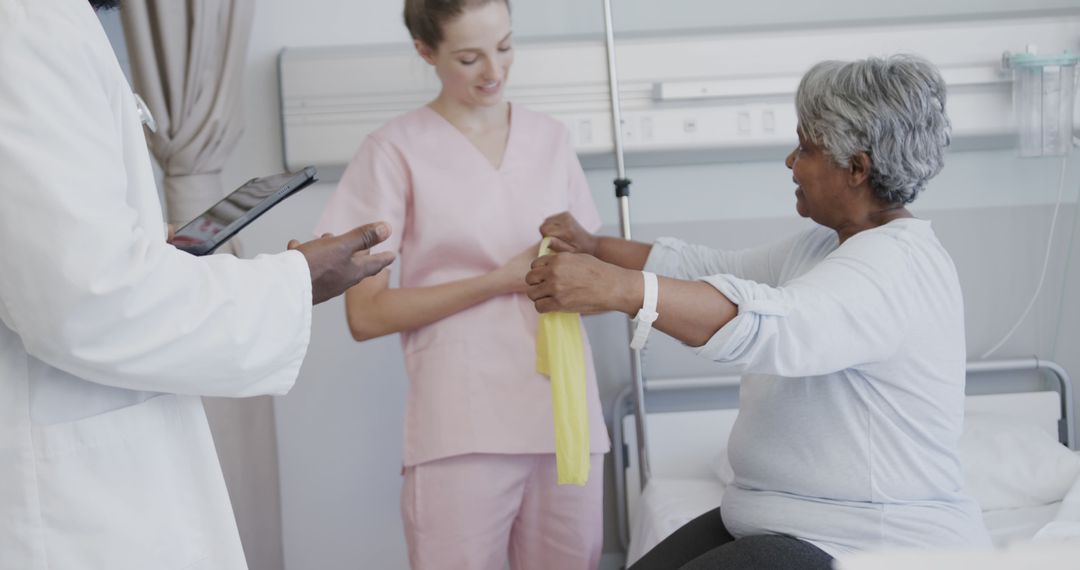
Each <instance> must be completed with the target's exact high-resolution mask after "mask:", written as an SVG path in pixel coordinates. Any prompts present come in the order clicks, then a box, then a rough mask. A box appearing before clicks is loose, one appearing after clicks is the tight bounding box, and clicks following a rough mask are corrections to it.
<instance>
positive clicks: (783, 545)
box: [629, 508, 832, 570]
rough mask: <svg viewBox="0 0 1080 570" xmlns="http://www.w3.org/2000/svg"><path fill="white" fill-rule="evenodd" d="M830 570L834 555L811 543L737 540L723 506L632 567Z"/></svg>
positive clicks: (654, 569)
mask: <svg viewBox="0 0 1080 570" xmlns="http://www.w3.org/2000/svg"><path fill="white" fill-rule="evenodd" d="M819 568H820V569H821V570H829V569H830V568H832V556H829V555H828V554H825V552H824V551H823V550H821V549H820V548H818V547H816V546H814V545H813V544H810V543H809V542H806V541H803V540H799V539H797V538H792V537H790V536H780V535H776V534H763V535H759V536H747V537H743V538H739V539H736V538H735V537H733V536H731V533H729V532H728V530H727V527H725V526H724V520H723V519H722V518H720V509H719V508H716V509H715V510H712V511H709V512H707V513H705V514H703V515H701V516H700V517H698V518H696V519H694V520H692V521H690V522H688V523H686V524H685V525H683V526H682V527H681V528H680V529H679V530H677V531H675V532H674V533H673V534H672V535H671V536H669V537H667V538H665V539H664V540H663V542H661V543H660V544H657V545H656V546H655V547H654V548H653V549H652V550H650V551H649V552H648V553H646V554H645V556H642V557H641V559H640V560H638V561H637V562H636V563H634V565H633V566H631V567H630V568H629V570H675V569H679V570H744V569H745V570H749V569H754V570H789V569H791V570H794V569H798V570H817V569H819Z"/></svg>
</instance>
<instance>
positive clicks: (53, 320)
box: [0, 0, 393, 570]
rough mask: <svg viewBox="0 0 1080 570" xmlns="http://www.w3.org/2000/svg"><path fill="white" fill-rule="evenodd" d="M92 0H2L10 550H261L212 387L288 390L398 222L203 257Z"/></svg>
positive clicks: (141, 562) (2, 312)
mask: <svg viewBox="0 0 1080 570" xmlns="http://www.w3.org/2000/svg"><path fill="white" fill-rule="evenodd" d="M165 233H166V230H165V226H164V224H163V222H162V211H161V205H160V203H159V200H158V195H157V191H156V190H155V185H154V177H153V175H152V171H151V164H150V158H149V154H148V151H147V148H146V143H145V139H144V135H143V131H142V125H141V124H140V121H139V116H138V113H137V111H136V106H135V102H134V99H133V96H132V92H131V89H130V88H129V86H128V84H127V82H126V80H125V78H124V76H123V74H122V72H121V70H120V67H119V65H118V64H117V61H116V58H115V56H114V55H113V52H112V50H111V48H110V46H109V43H108V41H107V40H106V37H105V35H104V32H103V31H102V29H101V27H100V24H99V23H98V20H97V18H96V17H95V15H94V13H93V10H92V9H91V6H90V5H89V4H88V3H87V1H86V0H0V569H3V570H45V569H63V570H69V569H83V568H95V569H96V568H101V569H108V570H128V569H130V570H167V569H186V570H195V569H213V570H231V569H241V568H246V563H245V561H244V555H243V551H242V550H241V547H240V539H239V535H238V533H237V529H236V525H235V522H234V519H233V514H232V510H231V507H230V504H229V498H228V496H227V494H226V490H225V484H224V480H223V479H222V475H221V470H220V468H219V466H218V461H217V457H216V455H215V452H214V445H213V442H212V440H211V438H210V431H209V429H208V427H207V423H206V417H205V415H204V413H203V408H202V403H201V401H200V399H199V396H201V395H212V396H251V395H256V394H282V393H284V392H286V391H288V390H289V388H290V387H291V386H292V384H293V382H294V381H295V379H296V376H297V372H298V370H299V368H300V364H301V362H302V361H303V358H304V354H305V352H306V350H307V345H308V338H309V332H310V323H311V306H312V303H313V302H315V303H318V302H321V301H323V300H325V299H328V298H330V297H333V296H335V295H338V294H340V293H341V292H343V291H344V290H345V289H346V288H348V287H350V286H351V285H353V284H355V283H356V282H358V281H359V280H360V279H362V278H364V277H366V276H368V275H373V274H375V273H377V272H378V271H379V270H381V269H382V268H383V267H384V266H386V265H387V264H388V263H389V262H390V261H391V260H392V257H393V256H392V255H367V254H366V251H364V250H366V249H368V248H369V247H371V246H372V245H374V244H375V243H377V242H379V241H381V240H382V239H385V237H386V236H387V235H388V233H389V227H387V226H386V225H385V224H370V225H368V226H364V227H362V228H358V229H357V230H354V231H353V232H350V233H348V234H344V235H342V236H339V237H336V238H328V237H324V238H322V239H320V240H315V241H313V242H308V243H305V244H302V245H300V244H296V243H295V242H294V243H291V244H290V249H292V251H287V252H284V253H282V254H278V255H267V256H261V257H259V258H257V259H254V260H240V259H236V258H234V257H232V256H227V255H217V256H210V257H205V258H196V257H193V256H191V255H188V254H186V253H184V252H181V251H179V250H177V249H175V248H173V247H172V246H170V245H168V244H167V243H166V241H165V240H166V235H165Z"/></svg>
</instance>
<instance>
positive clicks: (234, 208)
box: [172, 166, 318, 255]
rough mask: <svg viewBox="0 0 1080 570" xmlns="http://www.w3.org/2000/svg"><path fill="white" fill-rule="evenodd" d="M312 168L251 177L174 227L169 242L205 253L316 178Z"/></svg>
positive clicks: (195, 251) (188, 250)
mask: <svg viewBox="0 0 1080 570" xmlns="http://www.w3.org/2000/svg"><path fill="white" fill-rule="evenodd" d="M317 180H318V178H316V177H315V167H314V166H308V167H307V168H304V169H303V170H300V171H297V172H282V173H281V174H275V175H273V176H264V177H262V178H252V179H251V180H249V181H247V182H245V183H244V185H243V186H241V187H239V188H237V189H236V190H233V191H232V193H230V194H229V195H228V196H226V197H224V198H222V199H221V201H220V202H218V203H217V204H214V206H213V207H211V208H210V209H209V210H207V211H205V212H203V213H202V214H200V215H199V216H198V217H197V218H195V219H194V220H191V221H190V222H188V223H187V224H185V225H184V227H182V228H180V229H179V230H176V234H175V235H174V236H173V240H172V244H173V245H174V246H176V248H177V249H182V250H184V251H186V252H188V253H190V254H192V255H208V254H211V253H213V252H214V250H215V249H217V248H218V246H220V245H221V244H223V243H225V242H226V241H228V239H229V238H231V237H233V236H234V235H236V232H238V231H240V230H241V229H242V228H243V227H244V226H246V225H248V224H250V223H251V222H253V221H255V219H256V218H258V217H259V216H261V215H262V214H263V213H264V212H266V211H267V210H269V209H270V208H272V207H273V206H274V205H275V204H277V203H278V202H280V201H282V200H284V199H285V198H288V197H289V196H292V195H293V194H295V193H296V192H297V191H298V190H300V189H301V188H306V187H308V186H310V185H311V184H313V183H314V182H315V181H317Z"/></svg>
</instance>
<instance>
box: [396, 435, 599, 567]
mask: <svg viewBox="0 0 1080 570" xmlns="http://www.w3.org/2000/svg"><path fill="white" fill-rule="evenodd" d="M603 474H604V456H603V455H601V454H593V456H592V466H591V471H590V473H589V482H588V483H587V484H586V485H585V486H584V487H578V486H576V485H559V484H557V481H558V478H557V475H556V471H555V455H554V454H538V455H525V454H506V455H503V454H479V453H477V454H469V455H460V456H456V457H448V458H446V459H439V460H436V461H429V462H427V463H421V464H420V465H415V466H413V467H406V468H405V471H404V475H405V481H404V485H403V486H402V491H401V518H402V520H403V521H404V523H405V540H406V542H407V544H408V547H409V563H410V565H411V566H412V568H413V570H503V569H504V568H505V565H506V562H507V560H509V562H510V568H511V569H512V570H556V569H557V570H595V569H596V567H597V565H598V563H599V561H600V549H601V547H602V544H603V513H602V509H603V494H604V493H603Z"/></svg>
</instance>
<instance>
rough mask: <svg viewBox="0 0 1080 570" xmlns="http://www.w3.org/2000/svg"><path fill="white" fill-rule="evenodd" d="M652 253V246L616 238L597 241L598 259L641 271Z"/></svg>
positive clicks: (604, 238) (604, 237)
mask: <svg viewBox="0 0 1080 570" xmlns="http://www.w3.org/2000/svg"><path fill="white" fill-rule="evenodd" d="M650 251H652V244H647V243H641V242H639V241H631V240H626V239H621V238H616V237H608V236H599V237H597V241H596V251H595V255H596V257H597V259H600V260H601V261H606V262H608V263H611V264H614V265H618V266H619V267H624V268H626V269H637V270H641V269H642V268H643V267H645V261H646V260H647V259H648V258H649V252H650Z"/></svg>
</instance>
